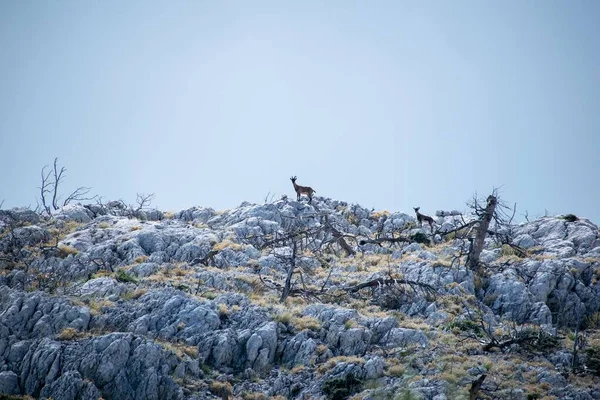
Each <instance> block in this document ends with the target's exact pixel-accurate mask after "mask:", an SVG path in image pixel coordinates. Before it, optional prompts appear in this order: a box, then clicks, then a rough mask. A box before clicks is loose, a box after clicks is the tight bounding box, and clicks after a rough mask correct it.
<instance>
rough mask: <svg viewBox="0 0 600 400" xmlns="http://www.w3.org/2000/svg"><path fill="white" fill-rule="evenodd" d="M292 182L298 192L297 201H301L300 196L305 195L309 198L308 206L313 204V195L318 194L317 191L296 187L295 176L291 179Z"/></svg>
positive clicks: (307, 187)
mask: <svg viewBox="0 0 600 400" xmlns="http://www.w3.org/2000/svg"><path fill="white" fill-rule="evenodd" d="M290 180H291V181H292V183H293V184H294V190H295V191H296V195H297V200H298V201H300V195H302V194H305V195H307V196H308V204H310V203H311V202H312V195H313V193H316V191H315V190H313V188H311V187H309V186H300V185H296V177H295V176H292V177H291V178H290Z"/></svg>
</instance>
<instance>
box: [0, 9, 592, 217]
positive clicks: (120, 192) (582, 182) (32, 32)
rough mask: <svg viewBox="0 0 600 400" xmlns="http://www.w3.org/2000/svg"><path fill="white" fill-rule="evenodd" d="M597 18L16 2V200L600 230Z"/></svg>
mask: <svg viewBox="0 0 600 400" xmlns="http://www.w3.org/2000/svg"><path fill="white" fill-rule="evenodd" d="M599 20H600V2H598V1H554V0H548V1H541V0H535V1H533V0H527V1H520V0H519V1H512V0H511V1H501V2H498V1H480V0H473V1H463V0H454V1H427V2H417V1H374V2H366V1H333V0H332V1H326V2H323V1H302V2H282V1H260V0H259V1H252V2H249V1H218V2H216V1H200V0H192V1H184V0H175V1H166V0H165V1H150V0H143V1H139V0H128V1H125V2H123V1H116V0H106V1H95V0H89V1H78V0H76V1H68V0H59V1H37V0H36V1H31V0H19V1H11V0H3V1H0V54H1V56H0V202H1V201H2V200H4V205H3V208H9V207H13V206H31V207H35V206H36V197H38V193H39V189H38V187H39V186H40V182H41V179H40V171H41V169H42V168H43V167H44V165H47V164H51V163H52V161H53V160H54V158H55V157H58V158H59V163H60V165H62V166H65V167H66V169H67V172H66V174H65V178H64V180H63V186H61V188H60V189H61V190H60V193H62V194H63V197H64V196H66V195H67V194H68V193H69V192H70V191H72V190H73V189H75V188H76V187H78V186H89V187H91V188H92V190H91V193H92V194H97V195H99V196H102V199H103V201H108V200H114V199H123V200H125V201H126V202H128V203H133V202H134V201H135V197H136V193H154V194H155V198H154V202H153V205H154V206H156V207H158V208H160V209H162V210H170V211H177V210H181V209H185V208H189V207H192V206H196V205H197V206H210V207H213V208H215V209H217V210H220V209H226V208H231V207H236V206H238V205H239V204H240V203H242V202H243V201H250V202H255V203H262V202H264V201H265V199H267V198H269V199H273V198H275V199H276V198H278V197H280V196H281V195H283V194H286V195H288V196H289V197H293V196H295V193H294V191H293V187H292V183H291V182H290V179H289V178H290V177H291V176H292V175H296V176H298V181H297V183H298V184H300V185H306V186H311V187H312V188H313V189H314V190H316V195H317V196H326V197H331V198H335V199H339V200H343V201H347V202H349V203H358V204H361V205H362V206H364V207H368V208H375V209H377V210H381V209H387V210H390V211H402V212H407V213H412V212H413V210H412V207H417V206H420V207H421V212H422V213H425V214H434V213H435V211H436V210H442V209H443V210H452V209H458V210H465V209H466V205H465V202H466V201H468V200H469V199H470V198H471V197H472V196H473V194H474V193H477V194H479V195H480V196H482V197H486V196H487V195H488V194H489V193H490V192H491V190H492V189H494V188H498V187H500V188H501V189H500V195H501V198H502V199H503V200H504V201H506V202H507V203H509V204H514V203H517V219H521V220H522V219H523V218H524V217H523V215H524V214H525V213H527V214H528V215H529V218H532V217H536V216H541V215H544V214H545V213H548V214H550V215H555V214H566V213H573V214H576V215H578V216H580V217H586V218H590V219H591V220H592V221H593V222H595V223H597V224H600V207H599V204H600V185H599V184H598V182H599V179H598V176H599V175H600V166H599V165H600V112H598V111H599V110H600V39H599V38H600V24H598V21H599Z"/></svg>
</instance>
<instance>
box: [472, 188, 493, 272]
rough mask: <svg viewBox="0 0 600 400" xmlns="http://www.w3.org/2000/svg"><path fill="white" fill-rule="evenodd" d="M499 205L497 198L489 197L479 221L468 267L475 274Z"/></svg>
mask: <svg viewBox="0 0 600 400" xmlns="http://www.w3.org/2000/svg"><path fill="white" fill-rule="evenodd" d="M497 204H498V199H496V196H493V195H490V196H488V198H487V206H486V207H485V210H484V212H483V215H482V216H481V219H480V220H479V226H478V227H477V229H476V231H475V240H474V241H473V247H472V249H471V251H470V252H469V256H468V257H467V266H468V267H469V268H470V269H472V270H473V271H475V272H477V271H478V270H479V256H480V255H481V252H482V251H483V244H484V242H485V235H486V234H487V231H488V228H489V226H490V222H491V221H492V218H493V217H494V211H495V210H496V205H497Z"/></svg>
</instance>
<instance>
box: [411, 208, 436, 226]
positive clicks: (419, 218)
mask: <svg viewBox="0 0 600 400" xmlns="http://www.w3.org/2000/svg"><path fill="white" fill-rule="evenodd" d="M413 208H414V210H415V212H416V213H417V221H419V226H423V221H427V222H428V223H429V227H430V228H431V230H432V231H433V218H431V217H430V216H429V215H425V214H421V213H420V212H419V209H420V208H421V207H413Z"/></svg>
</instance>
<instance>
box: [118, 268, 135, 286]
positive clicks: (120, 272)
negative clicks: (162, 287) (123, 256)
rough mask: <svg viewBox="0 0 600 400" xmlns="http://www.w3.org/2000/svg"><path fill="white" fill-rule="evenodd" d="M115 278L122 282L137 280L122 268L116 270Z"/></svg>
mask: <svg viewBox="0 0 600 400" xmlns="http://www.w3.org/2000/svg"><path fill="white" fill-rule="evenodd" d="M115 279H116V280H118V281H119V282H123V283H137V280H136V279H135V278H134V277H133V276H131V275H129V274H128V273H127V272H125V270H123V269H118V270H117V272H116V274H115Z"/></svg>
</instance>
